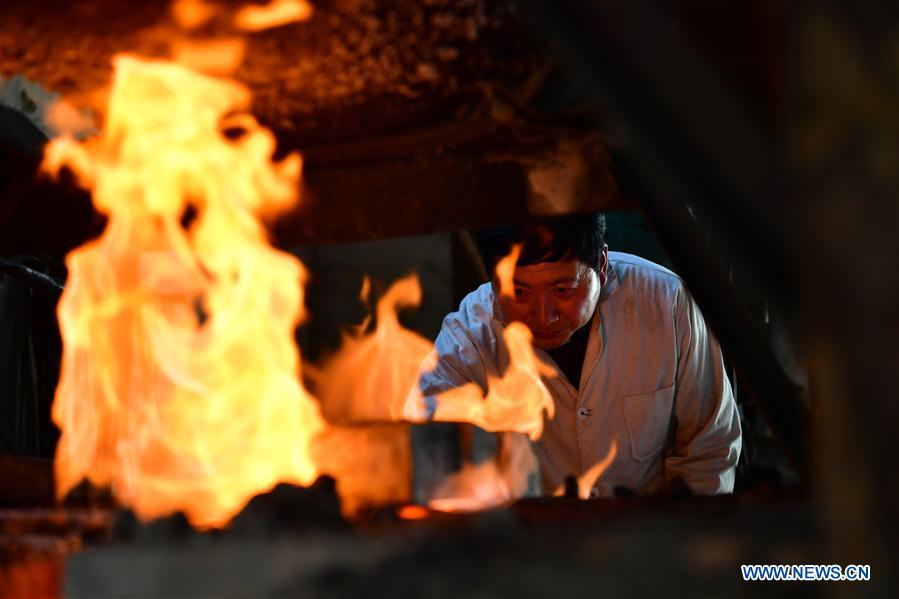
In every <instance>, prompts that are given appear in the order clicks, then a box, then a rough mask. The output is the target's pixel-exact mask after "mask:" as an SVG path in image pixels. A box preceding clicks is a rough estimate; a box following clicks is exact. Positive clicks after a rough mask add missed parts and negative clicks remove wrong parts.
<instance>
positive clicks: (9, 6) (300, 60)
mask: <svg viewBox="0 0 899 599" xmlns="http://www.w3.org/2000/svg"><path fill="white" fill-rule="evenodd" d="M216 4H217V5H219V6H221V7H222V11H221V13H220V14H219V16H218V17H216V18H215V19H213V21H212V22H211V23H209V24H208V25H206V26H204V27H203V28H202V29H200V30H197V31H193V32H191V33H190V36H191V37H192V38H193V39H206V38H210V37H214V36H227V35H234V34H235V33H236V32H235V31H234V29H233V27H231V25H230V19H231V18H232V17H233V14H234V11H235V9H236V8H237V7H239V6H241V5H242V4H244V3H243V2H234V1H231V2H228V1H226V2H218V3H216ZM168 5H169V2H168V0H162V1H160V0H155V1H151V2H141V3H121V2H115V1H113V0H95V1H93V2H77V3H76V2H65V1H61V0H58V1H50V2H42V3H22V2H5V3H4V6H3V8H2V11H3V25H2V27H3V29H2V33H3V35H2V37H0V72H2V74H3V75H5V76H9V75H12V74H15V73H21V74H24V75H26V76H27V77H29V78H30V79H32V80H34V81H38V82H40V83H42V84H43V85H44V86H45V87H47V88H49V89H52V90H55V91H58V92H61V93H63V94H65V95H67V96H68V97H71V98H76V99H85V100H87V99H89V98H90V96H91V95H92V94H93V93H94V92H95V90H98V89H101V88H102V87H103V86H105V85H107V84H108V83H109V79H110V75H111V65H110V59H111V57H112V56H113V55H114V54H115V53H118V52H132V53H140V54H142V55H145V56H151V57H164V56H166V55H168V54H169V51H170V43H171V42H172V41H173V40H174V39H175V38H177V37H184V36H187V35H188V34H187V32H185V31H183V30H181V29H179V28H178V27H177V26H176V25H175V23H174V21H173V20H172V19H171V18H170V16H169V13H168ZM314 6H315V11H314V14H313V16H312V18H311V19H310V20H309V21H307V22H304V23H296V24H290V25H286V26H282V27H278V28H275V29H271V30H268V31H263V32H258V33H253V34H249V35H247V36H246V39H247V41H248V48H247V53H246V59H245V60H244V62H243V64H242V65H241V67H240V68H239V70H238V71H237V72H236V74H235V78H236V79H238V80H240V81H242V82H244V83H246V84H247V85H248V86H249V87H250V89H251V90H252V91H253V94H254V98H255V101H254V102H255V104H254V112H255V113H257V114H258V115H260V117H261V118H262V120H263V121H264V122H266V123H268V124H269V125H270V126H274V127H275V129H277V130H279V131H281V132H286V133H288V134H290V135H294V136H295V137H296V139H298V140H302V141H303V143H304V145H318V144H319V143H320V142H322V141H326V142H328V143H332V142H335V141H341V140H345V139H349V138H352V139H355V138H359V137H365V136H370V135H380V134H386V133H389V132H391V131H396V130H400V129H408V128H412V127H414V126H416V125H422V124H430V123H433V122H436V121H440V120H444V119H446V118H454V117H455V116H458V115H457V114H456V110H457V109H459V108H460V106H461V105H462V104H465V105H467V106H468V108H466V110H469V111H471V110H474V109H473V108H472V101H471V99H472V98H473V97H478V98H480V99H482V100H484V101H485V107H484V109H487V110H489V103H492V97H491V96H492V95H494V94H496V93H498V92H499V91H501V90H500V88H502V90H507V91H510V92H514V90H515V89H516V88H517V86H519V85H520V84H522V83H523V82H525V81H526V80H527V79H528V77H529V75H532V74H533V72H534V71H535V70H536V68H537V66H538V65H539V54H540V53H541V50H540V48H539V46H538V45H537V44H536V43H535V42H534V39H533V36H529V35H526V31H527V30H526V29H524V28H522V26H521V24H520V22H519V19H518V18H517V13H516V10H515V6H514V3H513V2H509V1H506V0H498V1H492V2H480V1H474V2H473V1H469V0H448V1H435V2H419V1H418V0H391V1H389V2H374V1H371V0H340V1H335V2H317V3H314Z"/></svg>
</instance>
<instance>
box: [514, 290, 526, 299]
mask: <svg viewBox="0 0 899 599" xmlns="http://www.w3.org/2000/svg"><path fill="white" fill-rule="evenodd" d="M525 294H526V292H525V290H524V289H516V290H515V297H516V298H518V299H521V298H523V297H524V296H525Z"/></svg>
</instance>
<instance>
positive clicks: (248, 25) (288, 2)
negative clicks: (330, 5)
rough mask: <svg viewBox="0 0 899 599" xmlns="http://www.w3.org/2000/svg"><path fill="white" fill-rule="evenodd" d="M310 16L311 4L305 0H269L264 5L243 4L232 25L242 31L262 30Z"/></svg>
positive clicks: (303, 19) (302, 19)
mask: <svg viewBox="0 0 899 599" xmlns="http://www.w3.org/2000/svg"><path fill="white" fill-rule="evenodd" d="M311 16H312V5H310V4H309V3H308V2H306V1H305V0H271V2H269V3H268V4H266V5H258V4H246V5H244V6H243V7H242V8H241V9H240V10H239V11H238V12H237V15H236V16H235V17H234V25H235V26H236V27H237V28H238V29H242V30H243V31H262V30H264V29H270V28H272V27H280V26H281V25H286V24H288V23H293V22H295V21H305V20H306V19H308V18H309V17H311Z"/></svg>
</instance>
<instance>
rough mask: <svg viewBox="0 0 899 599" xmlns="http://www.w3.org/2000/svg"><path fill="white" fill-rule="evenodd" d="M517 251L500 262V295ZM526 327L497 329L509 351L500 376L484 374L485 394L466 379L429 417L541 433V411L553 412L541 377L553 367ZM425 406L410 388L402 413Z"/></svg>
mask: <svg viewBox="0 0 899 599" xmlns="http://www.w3.org/2000/svg"><path fill="white" fill-rule="evenodd" d="M520 252H521V246H519V245H516V246H514V247H513V248H512V251H511V252H510V254H509V255H508V256H506V257H505V258H503V259H502V260H500V261H499V263H498V264H497V266H496V274H497V279H498V283H499V289H500V295H501V296H505V297H508V296H511V294H512V293H513V289H514V285H513V282H512V278H513V275H514V272H515V263H516V262H517V260H518V256H519V255H520ZM531 339H532V336H531V331H530V329H528V327H527V325H525V324H524V323H521V322H511V323H509V324H508V325H507V326H506V328H505V329H504V330H503V333H502V341H503V343H502V344H501V347H502V348H503V350H504V351H505V352H507V353H508V366H507V368H506V369H505V372H503V373H502V374H501V375H500V374H498V373H490V374H488V376H487V394H486V395H484V394H483V393H482V390H481V388H480V387H478V385H476V384H474V383H470V384H467V385H464V386H462V387H457V388H453V389H449V390H447V391H444V392H443V393H441V394H440V395H439V397H437V398H436V409H435V410H434V411H433V415H432V419H433V420H440V421H450V422H470V423H472V424H476V425H477V426H479V427H481V428H483V429H484V430H486V431H490V432H517V433H525V434H527V435H528V436H529V437H530V438H531V440H532V441H536V440H537V439H539V438H540V436H541V435H542V434H543V414H544V412H546V416H547V417H548V418H552V417H553V416H554V415H555V404H554V403H553V399H552V395H551V394H550V392H549V390H548V389H547V388H546V385H545V384H544V383H543V381H542V379H541V377H544V376H545V377H554V376H557V373H556V370H555V369H554V368H553V367H552V366H550V365H549V364H547V363H546V362H543V361H542V360H541V359H540V358H538V357H537V355H536V354H535V353H534V348H533V346H532V345H531ZM437 359H438V355H437V354H436V352H432V353H431V355H430V356H429V357H428V359H427V360H426V361H425V362H424V365H423V370H424V371H427V370H429V369H433V367H434V365H435V364H436V361H437ZM427 412H428V410H427V408H426V406H425V400H424V398H423V397H422V396H421V393H420V392H419V391H418V390H417V388H414V389H413V390H412V392H411V393H410V395H409V397H408V399H407V402H406V416H407V417H408V418H410V419H413V420H415V419H425V414H427Z"/></svg>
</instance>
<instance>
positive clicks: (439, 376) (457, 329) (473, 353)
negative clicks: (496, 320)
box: [404, 311, 488, 421]
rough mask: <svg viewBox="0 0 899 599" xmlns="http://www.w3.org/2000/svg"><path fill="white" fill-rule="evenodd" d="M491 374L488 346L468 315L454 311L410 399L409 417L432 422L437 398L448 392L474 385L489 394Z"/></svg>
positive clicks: (408, 403)
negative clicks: (481, 339)
mask: <svg viewBox="0 0 899 599" xmlns="http://www.w3.org/2000/svg"><path fill="white" fill-rule="evenodd" d="M477 328H483V327H476V330H477ZM487 371H488V367H487V350H486V348H485V347H484V344H483V343H482V342H481V341H479V340H478V339H477V337H476V335H475V331H472V329H471V327H470V325H469V324H468V323H467V319H466V318H465V315H464V312H463V311H460V312H453V313H452V314H450V315H448V316H447V317H446V318H444V320H443V325H442V326H441V328H440V333H439V334H438V335H437V340H436V341H435V342H434V350H433V351H432V352H431V354H430V355H429V356H428V357H427V358H426V359H425V361H424V362H422V364H421V367H420V368H419V373H418V379H417V380H418V382H417V385H416V386H415V388H413V389H412V390H411V392H410V393H409V395H408V397H407V398H406V407H405V410H404V414H405V417H406V418H407V419H409V420H416V421H418V420H428V419H430V418H431V417H432V416H433V415H434V411H435V409H436V398H437V396H438V395H440V394H441V393H442V392H444V391H446V390H448V389H452V388H456V387H462V386H465V385H466V384H470V383H474V384H476V385H478V386H479V387H480V388H481V391H482V392H483V393H486V390H487Z"/></svg>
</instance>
